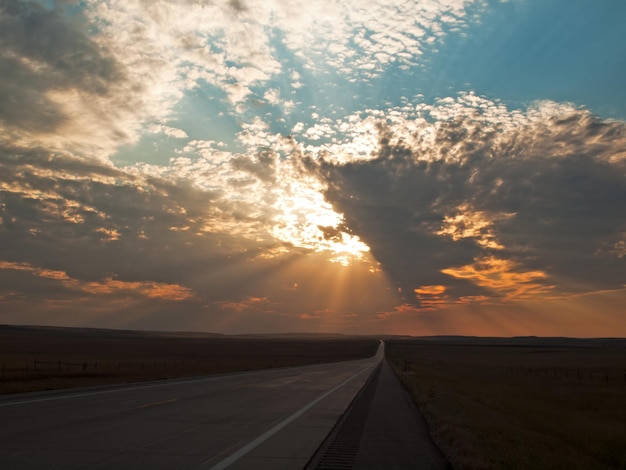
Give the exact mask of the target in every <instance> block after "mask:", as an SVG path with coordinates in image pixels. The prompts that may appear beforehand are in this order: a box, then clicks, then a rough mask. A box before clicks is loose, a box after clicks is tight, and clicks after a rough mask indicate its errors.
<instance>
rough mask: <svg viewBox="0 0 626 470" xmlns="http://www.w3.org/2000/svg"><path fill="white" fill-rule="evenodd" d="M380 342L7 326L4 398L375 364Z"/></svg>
mask: <svg viewBox="0 0 626 470" xmlns="http://www.w3.org/2000/svg"><path fill="white" fill-rule="evenodd" d="M377 346H378V341H377V340H374V339H353V338H350V337H341V336H334V337H330V336H328V337H325V336H323V335H310V336H304V335H277V336H274V337H268V336H258V337H237V336H221V335H211V334H202V333H155V332H137V331H116V330H99V329H75V328H51V327H50V328H45V327H17V326H0V393H17V392H28V391H37V390H50V389H58V388H69V387H83V386H91V385H103V384H113V383H125V382H134V381H142V380H155V379H168V378H176V377H190V376H197V375H206V374H217V373H225V372H235V371H244V370H255V369H267V368H272V367H286V366H295V365H306V364H318V363H323V362H335V361H343V360H350V359H359V358H363V357H368V356H372V355H373V354H374V353H375V352H376V348H377Z"/></svg>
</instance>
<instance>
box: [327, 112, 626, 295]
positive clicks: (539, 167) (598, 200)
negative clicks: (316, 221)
mask: <svg viewBox="0 0 626 470" xmlns="http://www.w3.org/2000/svg"><path fill="white" fill-rule="evenodd" d="M496 124H497V123H496ZM424 126H428V127H429V128H430V129H431V130H432V129H435V131H434V132H435V135H434V137H433V138H432V139H431V140H430V141H428V142H422V141H420V137H419V135H420V132H416V133H415V134H414V135H413V140H412V142H411V143H410V144H409V143H406V142H405V140H404V138H401V137H399V136H396V135H395V131H394V128H393V126H387V125H383V124H381V125H380V126H379V146H378V151H377V153H376V158H374V159H372V160H368V161H359V162H351V163H347V164H331V163H328V162H322V163H321V164H320V167H319V171H320V172H321V175H322V177H323V178H324V179H325V180H326V181H327V183H328V190H327V191H326V197H327V199H328V200H329V201H330V202H331V203H332V204H333V205H334V207H335V208H336V209H337V210H338V211H340V212H342V213H344V215H345V219H346V223H347V225H348V226H349V227H350V228H351V229H352V231H353V232H354V233H355V234H356V235H358V236H359V237H360V238H361V239H362V240H363V241H364V242H365V243H367V244H368V245H369V246H370V248H371V250H372V253H373V255H374V256H375V257H376V258H377V259H378V260H379V261H380V262H381V264H382V265H383V267H384V269H385V270H386V271H387V272H388V273H389V275H390V276H391V278H392V279H393V280H394V281H395V282H396V284H397V285H398V286H399V287H401V288H402V289H403V291H404V294H405V296H406V300H407V301H409V302H413V303H419V302H418V301H417V300H416V298H415V296H414V294H413V290H414V289H415V288H417V287H419V286H428V285H431V286H432V285H442V286H446V287H447V291H446V294H447V295H449V296H450V298H451V299H455V298H456V299H458V298H460V297H463V296H468V295H471V296H479V295H489V296H491V297H493V296H498V295H502V292H498V290H497V289H491V290H490V289H489V286H488V285H487V284H488V283H487V282H482V283H481V282H475V281H476V280H475V279H474V280H471V279H467V278H463V279H461V278H460V277H461V276H459V277H456V278H455V277H451V276H449V275H447V274H444V273H442V270H446V269H449V268H455V269H458V268H460V267H463V266H468V265H472V263H475V262H480V260H485V259H490V257H494V258H497V259H499V260H505V261H506V262H508V264H507V265H506V266H507V267H508V268H507V269H508V270H509V271H513V272H514V273H518V274H522V273H525V272H535V273H536V272H541V273H545V275H546V276H545V278H541V276H539V275H534V277H535V278H536V279H533V282H535V283H536V284H538V285H545V286H555V287H554V289H553V292H554V293H555V294H556V293H563V292H580V291H591V290H594V289H595V290H597V289H608V288H620V287H622V286H623V285H624V283H625V282H626V274H625V273H626V256H625V254H626V253H625V252H624V247H623V244H624V238H625V237H626V235H625V234H626V219H625V217H624V214H626V162H625V158H624V155H625V154H624V152H625V151H626V145H625V144H626V126H625V125H624V124H623V123H619V122H607V121H602V120H600V119H599V118H596V117H594V116H592V115H590V113H588V112H586V111H576V112H570V113H568V114H567V115H562V114H559V113H556V114H555V115H554V116H552V117H549V118H546V119H544V120H535V121H528V122H527V123H526V124H525V125H516V126H498V125H494V123H493V122H489V123H488V122H486V121H485V120H483V121H481V120H479V119H478V120H477V119H473V118H471V117H459V118H455V119H450V120H448V121H442V122H439V123H437V126H435V125H433V124H432V123H430V124H424ZM426 134H427V133H426ZM426 134H425V135H426ZM446 229H447V232H446ZM453 235H454V236H453ZM620 250H621V251H620ZM484 265H485V263H484V262H483V266H484ZM448 274H449V272H448Z"/></svg>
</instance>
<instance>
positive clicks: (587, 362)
mask: <svg viewBox="0 0 626 470" xmlns="http://www.w3.org/2000/svg"><path fill="white" fill-rule="evenodd" d="M387 358H388V359H389V360H390V362H391V364H392V366H393V367H394V368H395V370H396V371H397V373H398V374H399V375H400V377H401V379H402V381H403V382H404V384H405V386H406V387H407V388H408V389H409V391H410V392H411V394H412V396H413V397H414V399H415V401H416V402H417V404H418V406H419V408H420V410H421V411H422V413H423V415H424V417H425V418H426V420H427V422H428V423H429V427H430V431H431V434H432V435H433V438H434V439H435V441H436V442H437V444H438V445H439V447H440V448H441V449H442V450H443V452H444V453H445V454H446V456H447V457H448V458H449V460H450V461H451V462H452V464H453V466H454V467H455V468H462V469H528V468H532V469H608V468H614V469H615V468H619V469H625V468H626V340H623V339H606V340H605V339H594V340H591V339H590V340H577V339H566V338H553V339H545V338H532V337H531V338H508V339H497V338H493V339H486V338H462V337H459V338H430V339H421V340H408V341H393V340H389V341H387Z"/></svg>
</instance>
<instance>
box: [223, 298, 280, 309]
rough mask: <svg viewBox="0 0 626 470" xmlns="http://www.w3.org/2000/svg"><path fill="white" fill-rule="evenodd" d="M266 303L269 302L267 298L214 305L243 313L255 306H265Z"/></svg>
mask: <svg viewBox="0 0 626 470" xmlns="http://www.w3.org/2000/svg"><path fill="white" fill-rule="evenodd" d="M267 302H269V300H268V299H267V297H248V298H247V299H246V300H242V301H239V302H230V301H221V302H216V304H217V305H219V306H220V307H222V308H226V309H229V310H235V311H236V312H243V311H245V310H249V309H251V308H254V307H255V306H257V305H260V304H265V303H267Z"/></svg>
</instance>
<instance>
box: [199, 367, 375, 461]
mask: <svg viewBox="0 0 626 470" xmlns="http://www.w3.org/2000/svg"><path fill="white" fill-rule="evenodd" d="M371 367H372V366H367V367H364V368H363V369H361V370H360V371H359V372H357V373H356V374H354V375H353V376H352V377H350V378H349V379H346V380H345V381H344V382H342V383H340V384H339V385H337V386H336V387H334V388H332V389H331V390H328V391H327V392H325V393H323V394H321V395H320V396H319V397H317V398H316V399H315V400H313V401H312V402H310V403H309V404H308V405H305V406H304V407H303V408H300V409H299V410H298V411H296V412H295V413H294V414H292V415H291V416H289V417H287V418H285V419H284V420H283V421H281V422H280V423H278V424H277V425H276V426H274V427H273V428H271V429H270V430H268V431H266V432H265V433H263V434H261V435H260V436H259V437H257V438H256V439H254V440H253V441H250V442H249V443H248V444H246V445H245V446H243V447H242V448H241V449H239V450H238V451H237V452H235V453H234V454H231V455H230V456H228V457H226V458H225V459H224V460H222V461H221V462H218V463H217V464H215V465H214V466H212V467H211V468H210V469H209V470H223V469H225V468H226V467H228V466H229V465H231V464H233V463H235V462H236V461H237V460H239V459H240V458H241V457H243V456H244V455H246V454H247V453H248V452H250V451H251V450H252V449H254V448H255V447H257V446H258V445H259V444H261V443H262V442H264V441H266V440H267V439H269V438H270V437H272V436H273V435H274V434H276V433H277V432H278V431H280V430H281V429H283V428H284V427H285V426H287V425H288V424H289V423H291V422H292V421H294V420H296V419H298V418H299V417H300V416H302V415H303V414H304V413H306V412H307V411H308V410H310V409H311V408H313V407H314V406H315V405H317V404H318V403H319V402H320V401H322V400H323V399H324V398H326V397H327V396H328V395H330V394H331V393H333V392H334V391H335V390H338V389H340V388H341V387H343V386H344V385H346V384H347V383H348V382H350V381H351V380H352V379H353V378H355V377H356V376H358V375H361V374H362V373H363V372H364V371H366V370H368V369H371Z"/></svg>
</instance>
